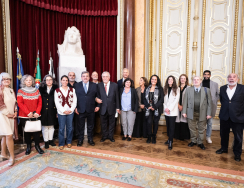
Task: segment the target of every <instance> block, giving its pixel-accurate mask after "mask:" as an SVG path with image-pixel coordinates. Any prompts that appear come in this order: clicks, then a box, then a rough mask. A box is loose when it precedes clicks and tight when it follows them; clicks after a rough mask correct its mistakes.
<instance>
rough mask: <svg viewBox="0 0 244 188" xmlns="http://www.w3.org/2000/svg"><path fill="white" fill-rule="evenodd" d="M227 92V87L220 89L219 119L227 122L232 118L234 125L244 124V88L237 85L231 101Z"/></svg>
mask: <svg viewBox="0 0 244 188" xmlns="http://www.w3.org/2000/svg"><path fill="white" fill-rule="evenodd" d="M226 90H227V85H224V86H222V87H220V94H219V96H220V102H221V108H220V113H219V119H221V120H224V121H227V120H228V119H229V118H230V119H231V121H232V122H234V123H244V86H243V85H241V84H237V87H236V90H235V93H234V95H233V97H232V99H231V100H229V97H228V95H227V92H226Z"/></svg>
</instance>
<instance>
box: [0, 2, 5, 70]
mask: <svg viewBox="0 0 244 188" xmlns="http://www.w3.org/2000/svg"><path fill="white" fill-rule="evenodd" d="M0 15H1V18H0V73H1V72H5V55H4V40H3V19H2V17H3V16H2V15H3V11H2V3H0Z"/></svg>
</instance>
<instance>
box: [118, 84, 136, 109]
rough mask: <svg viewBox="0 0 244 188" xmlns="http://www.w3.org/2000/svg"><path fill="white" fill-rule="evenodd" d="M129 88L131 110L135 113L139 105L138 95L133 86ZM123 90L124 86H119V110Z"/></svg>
mask: <svg viewBox="0 0 244 188" xmlns="http://www.w3.org/2000/svg"><path fill="white" fill-rule="evenodd" d="M130 89H131V110H132V111H133V112H135V113H136V112H138V106H139V103H138V96H137V92H136V89H135V88H130ZM123 91H124V88H121V89H120V93H119V102H120V110H122V106H121V99H122V94H123Z"/></svg>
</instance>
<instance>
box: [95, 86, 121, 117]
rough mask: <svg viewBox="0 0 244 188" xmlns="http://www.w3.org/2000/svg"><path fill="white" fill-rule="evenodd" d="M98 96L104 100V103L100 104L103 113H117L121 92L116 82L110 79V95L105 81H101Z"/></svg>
mask: <svg viewBox="0 0 244 188" xmlns="http://www.w3.org/2000/svg"><path fill="white" fill-rule="evenodd" d="M97 97H98V98H99V99H101V100H102V104H98V106H99V107H100V114H101V115H104V114H105V113H106V111H107V112H108V114H109V115H112V114H115V113H116V109H119V92H118V85H117V84H116V83H114V82H111V81H110V86H109V90H108V96H107V94H106V92H105V88H104V83H103V82H101V83H99V84H98V92H97Z"/></svg>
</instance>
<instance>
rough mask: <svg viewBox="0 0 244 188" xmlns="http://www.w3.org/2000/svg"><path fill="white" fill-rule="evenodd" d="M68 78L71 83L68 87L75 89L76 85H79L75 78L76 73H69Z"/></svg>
mask: <svg viewBox="0 0 244 188" xmlns="http://www.w3.org/2000/svg"><path fill="white" fill-rule="evenodd" d="M68 77H69V83H68V86H69V87H72V88H74V86H75V84H76V83H77V82H76V81H75V77H76V76H75V73H74V72H69V73H68Z"/></svg>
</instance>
